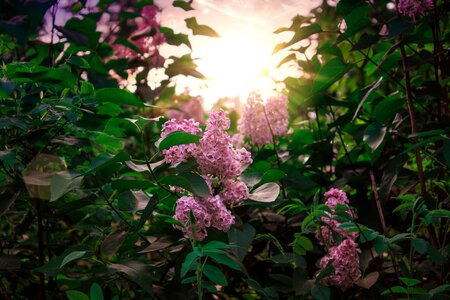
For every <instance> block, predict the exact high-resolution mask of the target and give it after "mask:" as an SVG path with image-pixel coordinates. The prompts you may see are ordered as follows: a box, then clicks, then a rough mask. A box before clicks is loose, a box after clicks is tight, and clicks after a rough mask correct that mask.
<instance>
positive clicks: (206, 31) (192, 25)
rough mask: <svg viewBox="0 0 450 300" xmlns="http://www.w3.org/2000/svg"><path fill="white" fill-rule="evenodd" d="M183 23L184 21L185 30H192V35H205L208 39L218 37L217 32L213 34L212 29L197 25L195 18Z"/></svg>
mask: <svg viewBox="0 0 450 300" xmlns="http://www.w3.org/2000/svg"><path fill="white" fill-rule="evenodd" d="M185 21H186V26H187V28H189V29H192V34H193V35H206V36H210V37H220V35H219V34H218V33H217V32H215V31H214V29H212V28H211V27H209V26H206V25H200V24H198V23H197V19H196V18H195V17H191V18H188V19H185Z"/></svg>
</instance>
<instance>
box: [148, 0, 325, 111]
mask: <svg viewBox="0 0 450 300" xmlns="http://www.w3.org/2000/svg"><path fill="white" fill-rule="evenodd" d="M171 3H172V1H171V0H157V1H155V4H157V5H158V6H159V7H161V8H162V13H161V23H162V25H163V26H168V27H171V28H173V29H174V31H175V32H182V33H190V30H189V29H187V28H186V26H185V22H184V19H185V18H188V17H191V16H195V17H196V18H197V20H198V23H199V24H205V25H208V26H210V27H212V28H213V29H214V30H215V31H217V32H218V33H219V35H220V38H211V37H205V36H192V37H191V38H190V40H191V44H192V48H193V51H192V57H193V58H194V59H196V60H195V62H196V64H197V65H198V70H199V71H200V72H202V73H203V74H204V75H205V76H206V77H207V80H206V81H201V80H197V79H194V78H187V77H184V76H183V77H180V78H177V79H176V84H177V92H182V91H184V90H185V88H189V90H190V93H191V94H192V95H201V96H202V97H203V98H204V99H205V102H204V105H205V107H206V108H207V109H208V108H209V107H211V106H212V104H213V103H214V102H215V101H217V100H218V99H219V98H224V97H230V98H233V97H240V98H241V99H242V98H245V97H246V96H247V94H248V93H249V92H250V91H254V90H256V91H259V92H260V93H262V94H263V95H266V96H268V95H270V94H271V93H273V91H275V90H276V89H280V88H282V85H280V84H277V83H276V82H278V81H281V80H282V79H284V78H285V77H287V76H295V75H298V70H297V68H295V67H293V66H283V67H281V68H279V69H277V68H276V66H277V64H278V63H279V62H280V61H281V59H282V58H283V57H284V56H285V55H286V53H279V54H277V55H272V51H273V49H274V47H275V45H276V44H278V43H280V42H283V41H287V40H289V38H290V37H291V35H292V34H289V33H283V34H273V31H274V30H276V29H277V28H280V27H286V26H289V25H290V22H291V21H290V20H291V19H292V18H293V17H294V16H295V15H297V14H302V15H306V14H308V12H309V10H310V9H311V8H312V7H314V5H316V4H317V3H318V1H317V0H297V1H294V0H282V1H268V0H266V1H261V0H246V1H238V0H227V1H225V0H194V2H193V4H192V6H193V7H194V8H195V10H194V11H189V12H186V11H184V10H182V9H180V8H175V7H172V5H171ZM161 52H162V54H163V55H165V56H170V55H177V56H178V55H181V54H184V53H187V52H189V49H188V48H187V47H173V46H164V47H163V48H162V49H161Z"/></svg>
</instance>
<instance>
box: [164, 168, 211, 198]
mask: <svg viewBox="0 0 450 300" xmlns="http://www.w3.org/2000/svg"><path fill="white" fill-rule="evenodd" d="M161 183H164V184H170V185H173V186H179V187H182V188H183V189H185V190H188V191H190V192H192V193H193V194H195V195H197V196H199V197H208V196H210V191H209V187H208V185H207V184H206V181H205V179H204V178H203V177H202V176H200V175H198V174H196V173H192V172H184V173H181V174H178V175H168V176H166V177H164V178H163V179H162V180H161Z"/></svg>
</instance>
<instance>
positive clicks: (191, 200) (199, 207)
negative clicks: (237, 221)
mask: <svg viewBox="0 0 450 300" xmlns="http://www.w3.org/2000/svg"><path fill="white" fill-rule="evenodd" d="M191 213H192V216H194V218H195V220H194V222H195V223H194V224H192V223H191V221H192V220H190V216H191ZM173 218H174V219H175V220H177V221H179V222H181V223H182V224H183V225H184V227H181V226H178V225H175V228H177V229H180V230H182V231H183V232H184V234H185V235H186V236H188V237H189V238H191V239H195V240H198V241H201V240H203V239H204V238H205V237H206V236H208V233H207V231H206V228H209V227H214V228H217V229H218V230H222V231H228V230H230V228H231V226H232V225H233V224H234V216H233V215H232V213H231V211H230V210H228V209H227V208H226V206H225V204H224V203H223V202H222V200H221V199H220V196H219V195H216V196H211V197H208V198H196V197H186V196H183V197H181V198H180V199H178V200H177V207H176V209H175V215H174V217H173Z"/></svg>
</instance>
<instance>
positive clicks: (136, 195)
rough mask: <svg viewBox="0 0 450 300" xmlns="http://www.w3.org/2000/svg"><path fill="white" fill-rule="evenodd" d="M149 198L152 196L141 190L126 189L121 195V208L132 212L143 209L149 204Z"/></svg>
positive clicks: (119, 201) (119, 202)
mask: <svg viewBox="0 0 450 300" xmlns="http://www.w3.org/2000/svg"><path fill="white" fill-rule="evenodd" d="M149 200H150V197H149V196H148V195H147V194H145V193H144V192H143V191H141V190H139V191H131V190H126V191H124V192H122V193H121V194H120V195H119V200H118V204H119V209H120V210H123V211H132V212H136V211H138V210H143V209H144V208H145V207H146V206H147V203H148V202H149Z"/></svg>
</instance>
